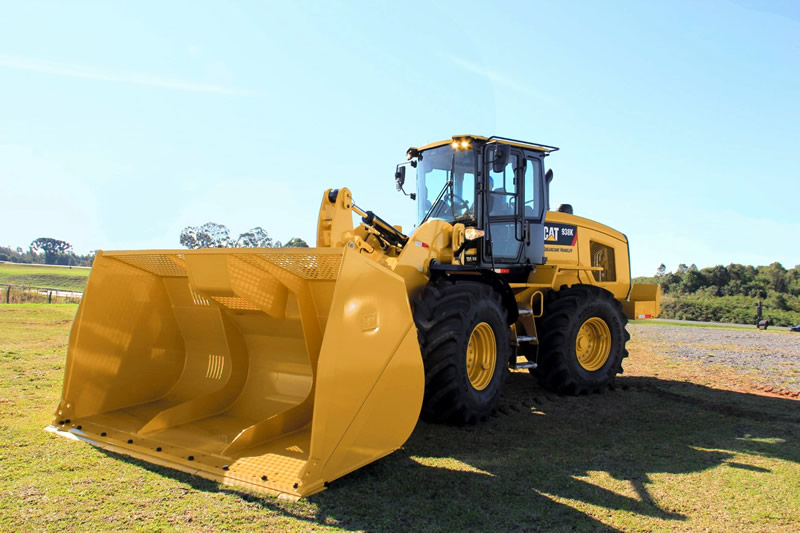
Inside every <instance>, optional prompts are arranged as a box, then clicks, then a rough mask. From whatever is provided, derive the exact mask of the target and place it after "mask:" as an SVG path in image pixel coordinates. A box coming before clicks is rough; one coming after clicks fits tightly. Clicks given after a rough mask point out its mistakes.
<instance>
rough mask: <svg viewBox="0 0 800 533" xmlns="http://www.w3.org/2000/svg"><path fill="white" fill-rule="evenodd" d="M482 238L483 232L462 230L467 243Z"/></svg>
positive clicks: (480, 230)
mask: <svg viewBox="0 0 800 533" xmlns="http://www.w3.org/2000/svg"><path fill="white" fill-rule="evenodd" d="M481 237H483V230H482V229H478V228H467V229H466V230H464V238H465V239H467V240H468V241H474V240H475V239H480V238H481Z"/></svg>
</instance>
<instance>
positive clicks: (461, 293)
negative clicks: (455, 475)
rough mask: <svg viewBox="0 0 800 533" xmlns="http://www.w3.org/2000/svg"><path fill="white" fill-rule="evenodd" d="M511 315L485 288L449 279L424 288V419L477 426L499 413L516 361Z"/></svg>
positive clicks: (418, 316) (419, 317)
mask: <svg viewBox="0 0 800 533" xmlns="http://www.w3.org/2000/svg"><path fill="white" fill-rule="evenodd" d="M506 316H507V314H506V310H505V308H504V307H503V305H502V301H501V299H500V296H499V295H498V294H497V293H496V292H495V291H494V290H493V289H492V288H491V287H490V286H488V285H486V284H483V283H476V282H471V281H459V282H455V283H454V282H452V281H447V280H445V281H440V282H436V283H432V284H429V285H428V286H427V287H425V288H424V289H423V291H422V294H421V295H420V296H419V298H417V299H416V301H415V305H414V322H415V323H416V325H417V332H418V335H419V344H420V350H421V352H422V362H423V364H424V366H425V397H424V400H423V403H422V413H421V416H422V419H423V420H425V421H427V422H445V423H449V424H455V425H464V424H475V423H477V422H479V421H482V420H485V419H486V417H488V416H489V415H491V414H492V413H493V412H494V411H495V408H496V406H497V401H498V399H499V397H500V394H501V393H502V390H503V384H504V383H505V379H506V375H507V374H508V361H509V358H510V356H511V339H510V329H509V326H508V322H507V320H506Z"/></svg>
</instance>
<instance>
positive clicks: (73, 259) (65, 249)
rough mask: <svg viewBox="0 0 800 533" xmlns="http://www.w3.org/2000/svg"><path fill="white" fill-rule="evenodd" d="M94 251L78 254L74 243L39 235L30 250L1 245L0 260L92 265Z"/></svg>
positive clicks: (44, 263) (43, 263)
mask: <svg viewBox="0 0 800 533" xmlns="http://www.w3.org/2000/svg"><path fill="white" fill-rule="evenodd" d="M95 253H96V252H94V251H92V252H89V253H88V254H86V255H79V254H76V253H75V252H74V251H73V250H72V245H71V244H70V243H68V242H66V241H62V240H59V239H53V238H51V237H39V238H38V239H36V240H34V241H33V242H31V244H30V246H29V247H28V250H23V249H22V248H20V247H17V248H11V247H10V246H0V261H9V262H12V263H29V264H42V265H65V266H91V265H92V261H94V256H95Z"/></svg>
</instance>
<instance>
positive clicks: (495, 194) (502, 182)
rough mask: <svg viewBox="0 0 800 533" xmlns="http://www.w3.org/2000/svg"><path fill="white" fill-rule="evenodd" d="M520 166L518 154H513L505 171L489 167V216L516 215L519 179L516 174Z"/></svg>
mask: <svg viewBox="0 0 800 533" xmlns="http://www.w3.org/2000/svg"><path fill="white" fill-rule="evenodd" d="M518 166H519V159H518V156H517V154H511V155H510V157H509V158H508V164H507V165H506V167H505V168H504V169H503V172H494V171H493V170H492V169H491V165H490V167H489V216H502V215H514V212H515V204H516V196H517V179H516V175H515V174H514V172H515V169H516V168H517V167H518Z"/></svg>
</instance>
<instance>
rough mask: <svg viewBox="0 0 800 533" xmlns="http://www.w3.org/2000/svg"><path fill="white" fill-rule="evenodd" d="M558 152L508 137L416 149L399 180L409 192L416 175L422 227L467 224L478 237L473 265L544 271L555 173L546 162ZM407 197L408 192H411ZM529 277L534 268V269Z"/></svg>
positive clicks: (469, 257)
mask: <svg viewBox="0 0 800 533" xmlns="http://www.w3.org/2000/svg"><path fill="white" fill-rule="evenodd" d="M556 150H558V148H555V147H553V146H546V145H540V144H533V143H528V142H524V141H516V140H513V139H506V138H503V137H489V138H486V137H476V136H459V137H453V139H452V141H441V142H438V143H433V144H430V145H427V146H424V147H422V148H409V150H408V152H407V154H408V162H407V163H403V164H401V165H399V166H398V169H397V172H396V173H395V178H396V179H397V184H398V190H403V184H404V182H405V174H406V170H409V171H412V170H415V171H416V189H417V190H416V194H410V195H409V196H411V197H412V199H414V198H416V200H417V226H421V225H422V224H424V223H425V222H426V221H428V220H430V219H440V220H444V221H446V222H449V223H450V224H457V223H462V224H464V225H465V226H466V227H467V228H470V227H472V228H475V230H478V231H475V232H469V233H470V234H472V235H477V237H476V238H475V239H474V240H473V241H470V242H468V243H467V249H470V248H475V249H477V251H478V253H477V255H466V256H465V259H466V262H467V263H468V264H474V265H475V266H476V267H479V268H494V269H497V268H506V267H507V268H519V267H521V266H526V265H538V264H544V262H545V256H544V237H543V235H544V217H545V213H546V212H547V209H548V185H549V182H550V179H552V172H548V173H547V174H545V173H544V158H545V157H546V156H547V155H548V154H549V153H550V152H554V151H556ZM403 192H405V191H403ZM526 270H527V268H526Z"/></svg>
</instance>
